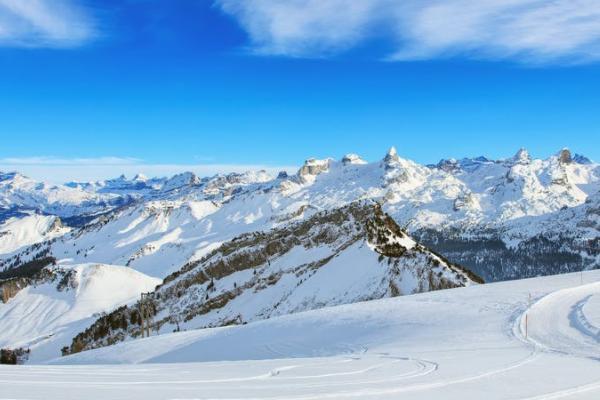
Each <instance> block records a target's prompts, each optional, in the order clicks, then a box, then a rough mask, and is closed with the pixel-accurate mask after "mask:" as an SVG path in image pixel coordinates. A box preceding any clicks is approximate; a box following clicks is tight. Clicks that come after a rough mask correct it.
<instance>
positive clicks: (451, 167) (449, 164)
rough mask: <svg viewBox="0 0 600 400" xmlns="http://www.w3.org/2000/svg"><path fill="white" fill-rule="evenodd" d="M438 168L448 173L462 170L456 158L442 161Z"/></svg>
mask: <svg viewBox="0 0 600 400" xmlns="http://www.w3.org/2000/svg"><path fill="white" fill-rule="evenodd" d="M436 167H437V168H439V169H441V170H442V171H444V172H448V173H453V172H456V171H459V170H460V165H459V163H458V161H456V160H455V159H454V158H451V159H449V160H441V161H440V162H439V163H438V164H437V165H436Z"/></svg>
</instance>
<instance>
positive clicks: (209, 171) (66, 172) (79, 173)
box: [0, 157, 296, 183]
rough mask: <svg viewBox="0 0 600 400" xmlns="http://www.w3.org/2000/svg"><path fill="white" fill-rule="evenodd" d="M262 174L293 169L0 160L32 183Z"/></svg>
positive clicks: (122, 160) (117, 160) (124, 160)
mask: <svg viewBox="0 0 600 400" xmlns="http://www.w3.org/2000/svg"><path fill="white" fill-rule="evenodd" d="M258 170H265V171H267V172H269V173H272V174H276V173H277V172H279V171H288V172H292V171H295V170H296V167H295V166H290V165H281V166H277V165H261V164H217V163H197V164H153V163H148V162H145V161H143V160H140V159H137V158H132V157H98V158H72V159H69V158H57V157H23V158H14V157H11V158H0V171H5V172H7V171H18V172H20V173H22V174H24V175H26V176H29V177H31V178H33V179H37V180H42V181H48V182H52V183H63V182H68V181H80V182H89V181H97V180H102V179H109V178H114V177H117V176H120V175H125V176H127V177H130V178H131V177H133V176H134V175H136V174H138V173H142V174H144V175H146V176H150V177H153V176H157V177H162V176H171V175H174V174H177V173H180V172H186V171H192V172H194V173H196V174H197V175H199V176H211V175H214V174H218V173H229V172H244V171H258Z"/></svg>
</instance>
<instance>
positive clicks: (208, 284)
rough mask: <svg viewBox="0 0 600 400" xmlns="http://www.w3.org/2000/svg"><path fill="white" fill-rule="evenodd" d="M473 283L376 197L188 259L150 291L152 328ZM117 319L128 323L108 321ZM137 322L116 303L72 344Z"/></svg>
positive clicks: (120, 335)
mask: <svg viewBox="0 0 600 400" xmlns="http://www.w3.org/2000/svg"><path fill="white" fill-rule="evenodd" d="M475 281H478V282H481V281H480V280H479V278H478V277H476V276H475V275H473V274H471V273H470V272H469V271H467V270H464V269H463V268H461V267H459V266H457V265H453V264H451V263H449V262H447V261H446V260H444V259H443V258H441V257H440V256H438V255H436V254H434V253H432V252H431V251H429V250H428V249H426V248H425V247H423V246H421V245H420V244H418V243H416V242H415V241H414V240H412V239H411V238H410V237H409V236H408V235H407V234H406V233H405V232H403V231H402V230H401V229H400V228H399V227H398V225H397V224H396V223H395V222H394V221H393V220H392V219H391V218H390V217H389V216H387V215H386V214H384V213H383V212H382V210H381V207H380V206H379V205H378V204H377V203H373V202H370V201H368V202H359V203H352V204H350V205H348V206H345V207H342V208H339V209H335V210H331V211H323V212H320V213H316V214H314V215H313V216H311V217H309V218H307V219H306V220H304V221H300V222H296V223H292V224H289V225H287V226H285V227H281V228H276V229H273V230H271V231H267V232H253V233H248V234H244V235H241V236H239V237H236V238H235V239H233V240H231V241H229V242H227V243H224V244H223V245H221V246H220V247H219V248H217V249H216V250H214V251H213V252H211V253H209V254H208V255H206V256H205V257H203V258H202V259H200V260H198V261H195V262H191V263H188V264H186V265H185V266H184V267H183V268H182V269H181V270H180V271H178V272H176V273H174V274H171V275H170V276H168V277H167V278H166V279H165V280H164V283H163V284H162V285H160V286H159V287H158V288H157V290H156V292H155V293H154V294H153V295H152V306H151V308H152V314H153V320H154V322H153V329H154V330H156V331H159V332H170V331H172V330H174V329H182V328H183V329H189V328H202V327H209V326H223V325H229V324H242V323H246V322H248V321H253V320H257V319H264V318H270V317H273V316H277V315H283V314H289V313H294V312H299V311H304V310H309V309H315V308H320V307H324V306H329V305H336V304H345V303H353V302H357V301H364V300H370V299H377V298H382V297H394V296H400V295H405V294H412V293H420V292H426V291H431V290H437V289H444V288H452V287H460V286H468V285H471V284H473V283H474V282H475ZM121 320H127V321H131V323H130V324H128V326H127V327H126V328H125V329H123V328H122V327H121V326H118V327H117V328H115V327H114V325H115V324H114V323H113V322H114V321H121ZM140 321H141V319H140V317H139V311H138V309H137V308H127V307H124V308H120V309H119V310H117V311H115V312H113V313H112V314H110V315H107V316H106V317H103V318H100V319H99V320H98V321H96V323H95V324H94V325H92V326H91V327H90V328H88V329H86V331H85V332H82V333H81V334H80V335H78V336H77V337H75V339H74V340H73V343H72V345H71V351H72V352H76V351H79V350H81V349H87V348H94V347H99V346H103V345H107V344H112V343H115V342H117V341H121V340H126V339H127V338H128V337H136V336H139V335H140Z"/></svg>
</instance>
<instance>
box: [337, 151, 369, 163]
mask: <svg viewBox="0 0 600 400" xmlns="http://www.w3.org/2000/svg"><path fill="white" fill-rule="evenodd" d="M342 164H344V165H347V164H367V162H366V161H365V160H363V159H362V158H360V156H359V155H358V154H354V153H350V154H346V155H345V156H344V157H343V158H342Z"/></svg>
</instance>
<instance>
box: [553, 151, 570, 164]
mask: <svg viewBox="0 0 600 400" xmlns="http://www.w3.org/2000/svg"><path fill="white" fill-rule="evenodd" d="M556 156H557V157H558V162H559V163H561V164H571V163H572V162H573V157H572V156H571V150H569V149H567V148H566V147H565V148H564V149H562V150H561V151H559V152H558V153H557V154H556Z"/></svg>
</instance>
